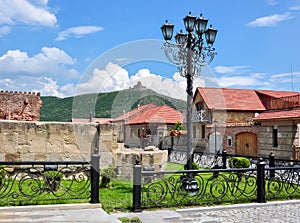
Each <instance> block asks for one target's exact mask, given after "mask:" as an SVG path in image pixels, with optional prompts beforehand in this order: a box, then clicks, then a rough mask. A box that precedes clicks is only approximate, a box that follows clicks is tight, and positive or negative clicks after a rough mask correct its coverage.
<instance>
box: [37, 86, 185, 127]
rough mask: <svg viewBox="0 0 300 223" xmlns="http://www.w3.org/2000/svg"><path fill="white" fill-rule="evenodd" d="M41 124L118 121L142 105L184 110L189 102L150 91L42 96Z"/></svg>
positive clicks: (132, 90)
mask: <svg viewBox="0 0 300 223" xmlns="http://www.w3.org/2000/svg"><path fill="white" fill-rule="evenodd" d="M41 99H42V101H43V106H42V108H41V119H40V120H41V121H60V122H70V121H72V117H73V118H89V117H90V116H92V117H97V118H115V117H118V116H120V115H122V114H123V113H124V112H128V111H131V110H132V109H135V108H137V106H138V105H145V104H149V103H153V104H155V105H168V106H170V107H173V108H175V109H177V110H184V109H185V108H186V102H185V101H183V100H178V99H174V98H170V97H167V96H164V95H160V94H158V93H156V92H154V91H152V90H149V89H138V90H137V89H128V90H122V91H114V92H108V93H99V94H84V95H78V96H75V97H67V98H57V97H53V96H42V97H41Z"/></svg>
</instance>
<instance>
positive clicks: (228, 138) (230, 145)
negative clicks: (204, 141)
mask: <svg viewBox="0 0 300 223" xmlns="http://www.w3.org/2000/svg"><path fill="white" fill-rule="evenodd" d="M227 146H228V147H232V137H231V136H227Z"/></svg>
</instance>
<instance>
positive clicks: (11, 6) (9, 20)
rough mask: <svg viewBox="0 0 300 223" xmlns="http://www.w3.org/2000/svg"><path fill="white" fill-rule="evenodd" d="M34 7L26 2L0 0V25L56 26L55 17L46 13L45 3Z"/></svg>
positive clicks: (41, 2)
mask: <svg viewBox="0 0 300 223" xmlns="http://www.w3.org/2000/svg"><path fill="white" fill-rule="evenodd" d="M38 2H39V4H38V5H37V4H36V5H35V4H33V2H30V1H28V0H0V24H2V25H4V24H6V25H14V24H27V25H41V26H48V27H54V26H56V23H57V19H56V16H55V15H54V14H53V13H51V12H49V11H48V8H47V7H46V4H47V1H46V0H44V1H42V0H40V1H38Z"/></svg>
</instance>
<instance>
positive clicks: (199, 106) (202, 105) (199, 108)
mask: <svg viewBox="0 0 300 223" xmlns="http://www.w3.org/2000/svg"><path fill="white" fill-rule="evenodd" d="M196 109H197V111H200V110H203V109H204V103H203V101H200V102H198V103H197V104H196Z"/></svg>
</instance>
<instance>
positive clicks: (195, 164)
mask: <svg viewBox="0 0 300 223" xmlns="http://www.w3.org/2000/svg"><path fill="white" fill-rule="evenodd" d="M184 169H185V170H187V169H188V166H187V163H186V164H185V165H184ZM192 170H200V167H199V165H198V164H197V163H195V162H193V163H192Z"/></svg>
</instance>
